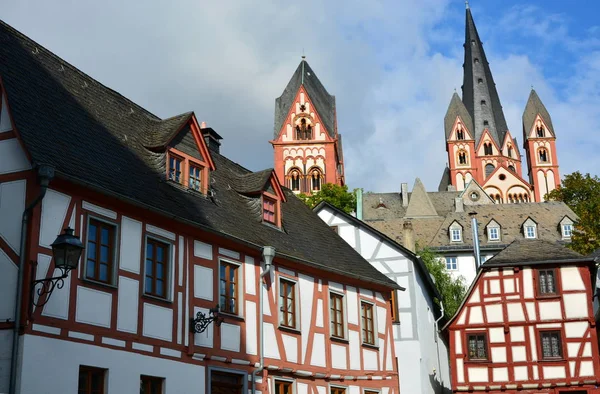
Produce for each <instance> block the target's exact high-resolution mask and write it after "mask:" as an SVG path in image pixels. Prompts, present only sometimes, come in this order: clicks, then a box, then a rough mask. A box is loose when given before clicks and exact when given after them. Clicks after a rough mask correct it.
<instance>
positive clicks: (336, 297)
mask: <svg viewBox="0 0 600 394" xmlns="http://www.w3.org/2000/svg"><path fill="white" fill-rule="evenodd" d="M329 309H330V311H329V314H330V319H331V336H333V337H337V338H344V296H343V295H341V294H337V293H329Z"/></svg>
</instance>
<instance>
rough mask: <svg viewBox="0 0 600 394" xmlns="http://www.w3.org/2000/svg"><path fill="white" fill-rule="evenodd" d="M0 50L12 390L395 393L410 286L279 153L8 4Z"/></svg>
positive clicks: (0, 335) (0, 288) (2, 344)
mask: <svg viewBox="0 0 600 394" xmlns="http://www.w3.org/2000/svg"><path fill="white" fill-rule="evenodd" d="M0 59H2V61H1V62H0V92H1V99H0V103H1V104H0V105H1V107H0V300H2V301H1V302H0V321H1V322H0V392H10V393H11V394H13V393H23V394H25V393H36V394H44V393H53V394H55V393H74V392H78V393H79V394H91V393H102V394H112V393H114V394H120V393H135V392H137V391H138V390H139V391H140V393H159V394H165V393H166V394H169V393H171V394H174V393H213V394H216V393H240V394H247V393H248V392H249V391H250V392H252V393H254V392H259V393H273V394H275V393H276V394H344V393H346V394H377V393H380V394H397V393H398V381H397V379H398V377H397V376H398V371H397V367H396V365H397V364H396V356H395V353H394V345H393V334H392V332H393V327H392V319H391V314H390V313H391V312H390V311H391V310H390V307H389V304H390V297H391V291H393V290H401V289H402V288H401V286H399V285H398V284H396V283H395V282H394V281H392V280H391V279H389V278H388V277H387V276H385V275H383V274H382V273H380V272H379V271H377V270H376V269H375V268H373V267H372V266H371V265H370V264H369V263H368V262H367V261H365V260H364V259H363V258H362V257H361V256H360V254H358V253H357V252H356V251H354V249H353V248H352V247H350V246H349V245H347V244H346V242H344V241H343V240H342V239H340V238H339V237H337V236H336V235H335V234H334V233H333V232H332V231H331V229H330V228H329V227H328V226H327V225H326V224H325V223H323V222H322V221H321V220H320V219H319V218H318V216H317V215H316V214H315V213H313V212H312V211H311V210H310V209H309V208H308V207H306V206H305V205H304V204H303V203H302V202H301V201H300V200H299V199H297V198H296V197H295V196H294V194H293V192H292V191H291V190H289V189H287V188H285V187H280V184H279V182H277V178H276V174H275V172H274V171H273V170H272V169H268V170H265V171H260V172H251V171H249V170H247V169H246V168H244V167H242V166H241V165H239V164H236V163H234V162H233V161H231V160H229V159H227V158H226V157H224V156H223V155H222V154H220V150H219V149H220V148H219V147H220V143H221V142H220V140H221V139H222V138H221V137H220V136H219V134H217V133H216V131H215V130H213V129H212V128H210V127H206V126H205V125H204V124H202V123H200V124H199V122H198V121H197V120H196V117H195V115H194V113H191V112H190V113H185V114H181V115H178V116H174V117H171V118H168V119H162V118H160V117H158V116H156V115H154V114H152V113H150V112H149V111H147V110H145V109H144V108H142V107H140V106H139V105H137V104H136V103H134V102H132V101H130V100H128V99H127V98H125V97H123V96H122V95H120V94H119V93H117V92H115V91H114V90H111V89H109V88H107V87H106V86H104V85H102V84H101V83H100V82H98V81H96V80H94V79H93V78H91V77H90V76H88V75H86V74H85V73H83V72H82V71H80V70H78V69H77V68H75V67H74V66H72V65H70V64H68V63H67V62H66V61H64V60H63V59H61V58H59V57H58V56H56V55H54V54H53V53H52V52H50V51H49V50H47V49H45V48H43V47H42V46H41V45H39V44H38V43H36V42H34V41H33V40H31V39H29V38H28V37H26V36H25V35H23V34H21V33H19V32H18V31H16V30H14V29H13V28H12V27H10V26H8V25H7V24H5V23H3V22H1V21H0ZM65 228H69V229H71V230H72V231H73V235H74V236H75V237H77V238H78V239H79V240H80V242H81V243H82V245H83V250H82V251H81V257H80V260H79V263H78V265H76V266H75V269H73V270H71V271H70V272H69V271H67V273H68V275H67V276H66V277H62V274H63V271H62V270H61V269H59V268H57V267H59V264H61V263H62V262H63V261H64V260H60V261H59V259H58V258H57V257H56V256H55V252H56V251H53V249H52V248H53V246H52V245H53V243H54V241H55V239H56V238H57V235H59V234H61V233H63V229H65ZM71 230H67V231H66V232H65V233H66V234H67V235H68V233H69V231H71ZM71 239H72V237H71ZM51 278H57V279H54V280H53V281H46V282H39V281H43V280H50V279H51ZM52 284H56V286H55V287H53V286H52ZM44 286H45V287H44ZM40 289H45V290H47V291H40ZM50 290H53V291H51V292H50ZM217 306H218V307H219V308H220V309H217V311H218V317H219V319H218V321H214V322H212V323H211V324H210V325H208V326H207V327H199V325H201V324H195V322H194V319H195V318H197V317H198V313H199V312H202V313H204V314H206V315H207V316H211V315H213V316H214V311H215V308H216V307H217ZM202 328H206V329H205V330H202ZM196 331H202V332H200V333H198V332H196Z"/></svg>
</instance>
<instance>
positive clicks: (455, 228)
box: [450, 222, 462, 242]
mask: <svg viewBox="0 0 600 394" xmlns="http://www.w3.org/2000/svg"><path fill="white" fill-rule="evenodd" d="M450 242H462V226H461V225H460V224H458V222H454V223H452V225H451V226H450Z"/></svg>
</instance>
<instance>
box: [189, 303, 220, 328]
mask: <svg viewBox="0 0 600 394" xmlns="http://www.w3.org/2000/svg"><path fill="white" fill-rule="evenodd" d="M219 309H220V306H219V304H217V306H215V307H214V308H210V309H209V310H208V316H207V315H205V314H204V313H203V312H201V311H199V312H198V313H197V314H196V318H195V319H194V318H193V317H191V318H190V330H191V331H192V332H194V333H201V332H204V331H205V330H206V329H207V328H208V326H210V323H212V322H213V321H214V322H215V324H216V325H217V327H219V326H220V325H221V323H222V322H223V320H224V319H223V317H221V316H219Z"/></svg>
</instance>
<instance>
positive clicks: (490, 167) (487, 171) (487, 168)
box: [485, 163, 496, 178]
mask: <svg viewBox="0 0 600 394" xmlns="http://www.w3.org/2000/svg"><path fill="white" fill-rule="evenodd" d="M495 168H496V167H494V165H493V164H490V163H488V164H486V165H485V177H486V178H488V177H489V176H490V175H492V172H494V169H495Z"/></svg>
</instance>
